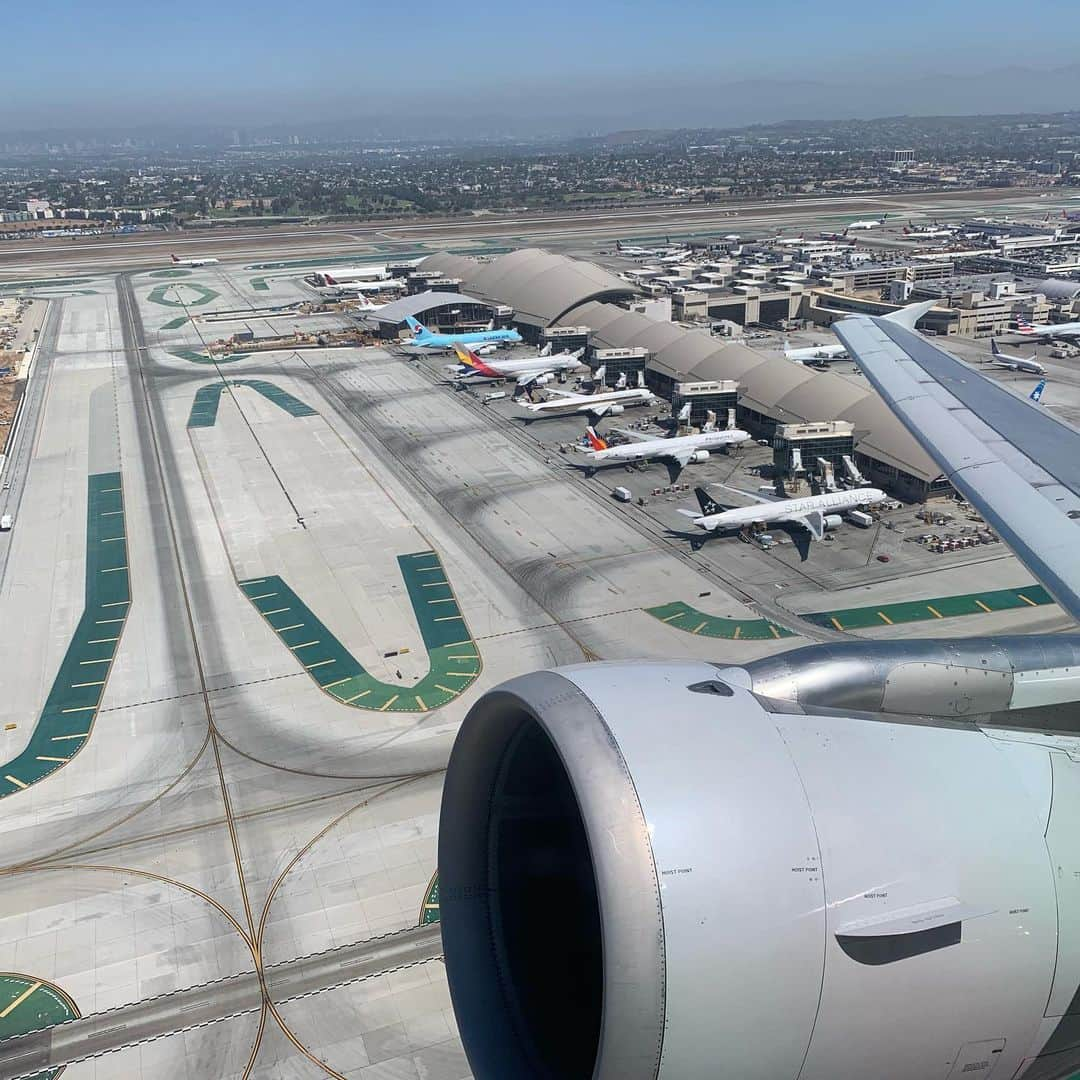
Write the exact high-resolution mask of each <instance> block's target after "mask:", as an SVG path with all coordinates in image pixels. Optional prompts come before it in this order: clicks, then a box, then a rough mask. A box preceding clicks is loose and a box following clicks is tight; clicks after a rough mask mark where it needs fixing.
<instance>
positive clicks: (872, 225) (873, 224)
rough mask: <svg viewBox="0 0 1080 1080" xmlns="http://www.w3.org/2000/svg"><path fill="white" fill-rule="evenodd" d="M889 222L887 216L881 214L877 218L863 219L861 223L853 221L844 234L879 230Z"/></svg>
mask: <svg viewBox="0 0 1080 1080" xmlns="http://www.w3.org/2000/svg"><path fill="white" fill-rule="evenodd" d="M888 220H889V215H888V214H882V215H881V217H879V218H864V219H863V220H862V221H853V222H851V224H850V225H848V227H847V228H846V229H845V230H844V231H845V232H856V231H858V230H859V229H879V228H881V226H882V225H884V224H885V223H886V221H888Z"/></svg>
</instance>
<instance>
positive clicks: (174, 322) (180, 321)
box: [161, 315, 188, 330]
mask: <svg viewBox="0 0 1080 1080" xmlns="http://www.w3.org/2000/svg"><path fill="white" fill-rule="evenodd" d="M187 321H188V317H187V316H186V315H177V316H176V318H175V319H170V320H169V321H168V322H167V323H164V324H162V327H161V329H162V330H179V329H180V327H181V326H184V325H185V324H186V323H187Z"/></svg>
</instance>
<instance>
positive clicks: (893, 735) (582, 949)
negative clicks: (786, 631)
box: [439, 663, 1080, 1080]
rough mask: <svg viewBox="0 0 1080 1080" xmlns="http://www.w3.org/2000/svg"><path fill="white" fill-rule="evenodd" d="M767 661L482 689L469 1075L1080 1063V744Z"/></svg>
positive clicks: (466, 919)
mask: <svg viewBox="0 0 1080 1080" xmlns="http://www.w3.org/2000/svg"><path fill="white" fill-rule="evenodd" d="M749 686H750V675H749V673H748V672H747V671H746V670H744V669H739V668H726V669H724V668H721V669H718V668H717V667H716V666H713V665H709V664H705V663H685V664H677V663H670V664H641V663H633V664H631V663H624V664H589V665H582V666H580V667H574V668H566V669H563V670H562V671H559V672H551V671H546V672H538V673H534V674H531V675H526V676H523V677H521V678H517V679H514V680H512V681H510V682H508V683H505V684H504V685H502V686H501V687H498V688H496V689H494V690H492V691H490V692H488V693H487V694H485V695H484V696H483V697H482V698H480V700H479V701H478V702H477V703H476V704H475V705H474V706H473V708H472V709H471V710H470V712H469V714H468V716H467V717H466V719H465V721H464V723H463V725H462V727H461V731H460V734H459V735H458V738H457V742H456V744H455V747H454V750H453V753H452V755H451V759H450V764H449V768H448V771H447V774H446V784H445V788H444V794H443V804H442V815H441V820H440V836H439V870H440V890H441V896H440V899H441V920H442V936H443V943H444V948H445V958H446V968H447V975H448V977H449V982H450V990H451V995H452V998H453V1004H454V1009H455V1012H456V1014H457V1020H458V1026H459V1030H460V1033H461V1038H462V1040H463V1043H464V1046H465V1049H466V1052H467V1054H468V1057H469V1061H470V1064H471V1066H472V1070H473V1074H474V1075H475V1076H476V1077H477V1080H506V1078H508V1077H513V1078H514V1080H533V1078H536V1080H556V1078H557V1080H699V1078H706V1077H714V1076H718V1075H721V1074H722V1075H724V1076H731V1077H738V1078H739V1080H778V1078H781V1077H789V1078H792V1077H796V1076H797V1077H799V1078H800V1080H865V1078H866V1075H867V1067H868V1066H867V1062H872V1063H873V1064H872V1067H871V1071H872V1072H873V1074H874V1077H875V1078H876V1080H926V1078H928V1077H940V1078H942V1080H945V1078H946V1077H960V1076H963V1077H969V1076H970V1077H979V1078H983V1080H987V1078H991V1075H992V1080H1012V1078H1014V1077H1019V1076H1021V1075H1026V1076H1027V1077H1028V1078H1029V1080H1030V1078H1031V1077H1038V1078H1039V1080H1049V1078H1050V1077H1063V1076H1066V1075H1069V1074H1070V1073H1071V1072H1073V1071H1075V1070H1076V1069H1077V1068H1080V1033H1078V1032H1077V1028H1076V1025H1072V1024H1071V1021H1073V1020H1076V1019H1078V1017H1076V1016H1071V1015H1070V1016H1066V1015H1065V1014H1066V1013H1069V1012H1076V1011H1078V1006H1080V997H1078V996H1077V984H1078V983H1080V883H1078V881H1077V878H1078V877H1080V845H1078V844H1077V843H1076V842H1075V821H1076V816H1077V814H1078V813H1080V765H1078V764H1076V763H1074V762H1072V761H1070V759H1069V757H1068V755H1067V754H1066V753H1064V752H1059V751H1056V750H1053V749H1051V748H1050V747H1049V745H1048V744H1047V743H1043V744H1042V745H1034V744H1033V743H1032V741H1031V740H1030V739H1029V740H1027V741H1024V740H1022V739H1014V738H1012V737H1010V736H1009V733H1005V732H993V733H987V732H986V731H983V730H981V729H980V728H978V727H976V726H975V725H974V724H967V723H960V722H957V721H955V720H954V721H950V722H942V723H941V724H936V723H932V722H926V721H925V720H920V722H919V723H910V722H907V718H899V717H895V716H894V717H890V716H889V715H887V714H881V715H879V716H877V717H875V718H874V719H873V720H868V719H866V718H865V717H863V718H851V717H845V716H842V715H828V714H827V713H824V712H823V710H821V709H818V710H816V711H811V712H806V711H804V710H803V709H801V708H800V707H799V706H798V705H794V704H792V703H789V702H784V703H783V705H781V704H780V703H777V704H776V708H775V711H773V710H772V709H771V708H770V703H769V699H767V698H761V697H758V696H755V695H754V694H753V693H751V692H750V690H749V689H748V687H749ZM1051 792H1053V802H1052V811H1051ZM1059 799H1062V800H1063V803H1061V804H1059ZM1055 879H1056V880H1057V891H1055ZM1059 904H1060V905H1061V907H1060V910H1059ZM1059 933H1060V935H1061V937H1060V940H1059ZM1074 1001H1075V1002H1077V1003H1078V1004H1074ZM1055 1040H1057V1042H1055ZM1041 1052H1042V1053H1043V1054H1044V1056H1042V1057H1041V1058H1039V1060H1038V1061H1034V1063H1033V1064H1032V1062H1033V1060H1034V1059H1035V1058H1036V1057H1037V1056H1038V1055H1039V1054H1040V1053H1041ZM1025 1070H1026V1072H1025Z"/></svg>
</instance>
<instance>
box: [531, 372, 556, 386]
mask: <svg viewBox="0 0 1080 1080" xmlns="http://www.w3.org/2000/svg"><path fill="white" fill-rule="evenodd" d="M554 379H555V376H554V375H537V377H536V378H535V379H533V386H547V384H548V383H549V382H553V381H554Z"/></svg>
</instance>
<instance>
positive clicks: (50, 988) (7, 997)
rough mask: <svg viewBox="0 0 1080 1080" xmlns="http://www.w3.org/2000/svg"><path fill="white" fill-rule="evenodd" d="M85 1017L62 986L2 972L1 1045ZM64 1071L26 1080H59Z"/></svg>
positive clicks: (44, 1070) (0, 983) (52, 1071)
mask: <svg viewBox="0 0 1080 1080" xmlns="http://www.w3.org/2000/svg"><path fill="white" fill-rule="evenodd" d="M81 1015H82V1014H81V1013H80V1012H79V1009H78V1006H77V1005H76V1004H75V1002H74V1001H72V1000H71V998H70V997H68V995H67V994H65V993H64V991H63V990H61V989H60V987H58V986H54V985H53V984H52V983H51V982H47V981H46V980H45V979H35V978H34V977H33V976H32V975H21V974H16V973H15V972H10V971H5V972H0V1041H3V1040H5V1039H13V1038H15V1037H16V1036H17V1035H26V1034H28V1033H29V1032H31V1031H40V1030H41V1029H42V1028H47V1027H53V1026H54V1025H56V1024H63V1023H64V1022H65V1021H67V1020H74V1019H76V1018H77V1017H79V1016H81ZM63 1071H64V1067H63V1065H61V1066H59V1067H58V1068H55V1069H42V1070H41V1071H40V1072H36V1073H32V1074H29V1075H28V1076H27V1078H26V1080H55V1078H56V1077H57V1076H59V1075H60V1074H61V1073H62V1072H63Z"/></svg>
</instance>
